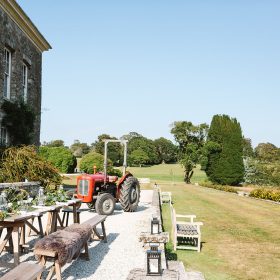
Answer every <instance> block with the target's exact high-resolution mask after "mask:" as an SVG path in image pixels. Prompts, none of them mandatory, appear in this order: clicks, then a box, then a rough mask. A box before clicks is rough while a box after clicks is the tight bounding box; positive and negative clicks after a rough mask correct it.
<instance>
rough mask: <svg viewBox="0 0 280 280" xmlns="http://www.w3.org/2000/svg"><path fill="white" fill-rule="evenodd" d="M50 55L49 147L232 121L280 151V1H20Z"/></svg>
mask: <svg viewBox="0 0 280 280" xmlns="http://www.w3.org/2000/svg"><path fill="white" fill-rule="evenodd" d="M18 3H19V4H20V5H21V7H22V8H23V9H24V11H25V12H26V13H27V14H28V16H29V17H30V18H31V20H32V21H33V22H34V23H35V25H36V26H37V27H38V29H39V30H40V31H41V33H42V34H43V35H44V36H45V38H46V39H47V40H48V41H49V43H50V44H51V45H52V48H53V49H52V50H50V51H49V52H45V53H44V54H43V84H42V93H43V101H42V102H43V103H42V108H43V111H42V112H43V113H42V127H41V141H42V142H43V141H50V140H53V139H63V140H64V141H65V143H66V144H67V145H70V144H72V143H73V141H74V139H79V140H80V141H82V142H87V143H89V144H90V143H92V142H94V141H95V140H96V137H97V136H98V135H99V134H102V133H108V134H111V135H113V136H116V137H120V136H121V135H123V134H126V133H128V132H130V131H136V132H139V133H141V134H142V135H144V136H146V137H148V138H151V139H155V138H158V137H161V136H163V137H166V138H169V139H172V135H171V134H170V124H171V123H172V122H174V121H180V120H187V121H192V122H193V123H194V124H199V123H202V122H206V123H210V122H211V119H212V116H213V115H214V114H228V115H230V116H231V117H236V118H237V119H238V121H239V122H240V123H241V126H242V130H243V134H244V136H245V137H248V138H251V139H252V142H253V145H254V146H255V145H257V144H258V143H260V142H271V143H274V144H275V145H277V146H278V147H279V146H280V130H279V128H278V122H279V116H280V107H279V105H280V78H279V73H280V69H279V68H280V36H279V35H280V34H279V30H280V17H279V9H280V2H279V1H271V0H267V1H262V0H252V1H249V0H247V1H244V0H239V1H238V0H234V1H233V0H232V1H222V0H220V1H215V0H212V1H209V0H208V1H206V0H204V1H202V0H201V1H199V0H193V1H189V0H172V1H170V0H169V1H167V0H134V1H131V0H130V1H129V0H126V1H124V0H118V1H115V0H103V1H95V0H83V1H77V0H76V1H74V0H59V1H54V0H53V1H51V0H40V1H38V0H19V1H18Z"/></svg>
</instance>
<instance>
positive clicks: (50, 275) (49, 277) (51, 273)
mask: <svg viewBox="0 0 280 280" xmlns="http://www.w3.org/2000/svg"><path fill="white" fill-rule="evenodd" d="M54 270H55V265H53V266H52V267H51V269H50V271H49V274H48V276H47V278H46V280H50V279H52V275H53V273H54ZM57 279H59V278H57ZM60 279H61V278H60Z"/></svg>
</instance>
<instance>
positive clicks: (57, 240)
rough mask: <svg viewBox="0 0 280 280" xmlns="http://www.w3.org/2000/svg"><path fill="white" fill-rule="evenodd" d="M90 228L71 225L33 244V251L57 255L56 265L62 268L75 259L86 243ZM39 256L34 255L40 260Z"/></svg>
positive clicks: (85, 225) (83, 225)
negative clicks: (49, 252) (44, 251)
mask: <svg viewBox="0 0 280 280" xmlns="http://www.w3.org/2000/svg"><path fill="white" fill-rule="evenodd" d="M91 232H92V228H91V226H90V225H87V224H82V225H80V224H73V225H71V226H70V227H68V228H65V229H64V230H59V231H56V232H54V233H52V234H50V235H47V236H45V237H44V238H42V239H41V240H39V241H37V242H36V244H35V250H38V249H40V250H48V251H52V252H56V253H57V259H58V263H59V264H60V265H61V266H63V265H65V264H66V263H67V262H71V261H72V260H73V259H75V258H77V257H78V256H79V254H80V252H81V249H82V248H83V246H84V245H85V243H86V242H87V241H88V239H89V237H90V234H91ZM40 257H41V256H40V255H36V258H37V259H40Z"/></svg>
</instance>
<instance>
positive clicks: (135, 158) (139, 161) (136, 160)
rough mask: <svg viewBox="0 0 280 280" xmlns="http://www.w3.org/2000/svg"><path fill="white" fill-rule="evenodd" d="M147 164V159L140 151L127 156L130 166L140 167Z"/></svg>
mask: <svg viewBox="0 0 280 280" xmlns="http://www.w3.org/2000/svg"><path fill="white" fill-rule="evenodd" d="M147 162H149V157H148V155H147V154H146V153H145V152H144V151H143V150H142V149H137V150H134V151H133V152H132V153H131V155H130V156H129V163H130V164H131V165H139V166H140V167H141V166H142V165H143V164H146V163H147Z"/></svg>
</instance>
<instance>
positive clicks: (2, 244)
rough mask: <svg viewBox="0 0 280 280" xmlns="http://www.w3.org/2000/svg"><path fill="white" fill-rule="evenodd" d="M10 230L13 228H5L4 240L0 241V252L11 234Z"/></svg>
mask: <svg viewBox="0 0 280 280" xmlns="http://www.w3.org/2000/svg"><path fill="white" fill-rule="evenodd" d="M12 231H13V228H12V227H8V228H7V234H6V236H5V238H4V240H3V241H2V242H1V245H0V254H1V253H2V252H3V250H4V248H5V246H6V244H7V242H8V241H9V239H10V237H11V235H12Z"/></svg>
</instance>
